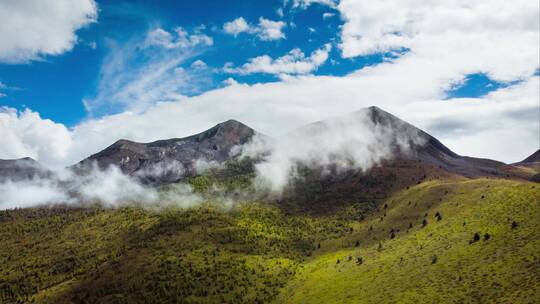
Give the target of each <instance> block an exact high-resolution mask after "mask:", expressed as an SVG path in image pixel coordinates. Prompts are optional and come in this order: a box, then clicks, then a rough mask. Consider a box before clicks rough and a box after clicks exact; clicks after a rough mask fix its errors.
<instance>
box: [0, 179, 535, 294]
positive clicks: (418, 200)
mask: <svg viewBox="0 0 540 304" xmlns="http://www.w3.org/2000/svg"><path fill="white" fill-rule="evenodd" d="M206 183H207V181H205V180H196V181H194V184H195V185H196V186H197V185H198V187H199V188H200V189H199V190H201V191H203V190H205V189H206V186H207V185H206ZM365 204H367V203H366V202H351V204H349V205H347V206H345V207H343V208H341V209H339V210H337V211H333V212H332V213H331V214H324V215H321V214H318V215H306V214H302V213H298V212H296V213H288V211H287V209H282V208H281V207H280V205H279V204H277V203H274V204H270V203H263V202H247V201H246V202H240V203H236V204H233V205H232V206H228V207H227V208H224V207H220V205H222V203H219V202H211V201H208V202H206V203H204V204H203V205H201V206H198V207H196V208H191V209H175V208H167V209H161V210H147V209H142V208H136V207H126V208H119V209H105V208H102V207H99V206H93V207H87V208H74V207H65V206H63V207H62V206H57V207H42V208H32V209H17V210H7V211H0V244H1V245H2V246H0V265H2V267H0V303H31V302H34V303H268V302H275V303H396V302H400V303H413V302H419V303H486V302H493V303H538V295H539V294H540V283H539V282H540V253H539V252H540V250H539V249H540V220H539V219H540V208H539V207H540V186H539V185H538V184H534V183H528V182H518V181H508V180H492V179H481V180H455V181H447V182H442V181H428V182H424V183H421V184H419V185H417V186H415V187H411V188H409V189H408V190H406V191H403V192H400V193H397V194H395V195H393V196H392V197H390V198H389V199H387V200H386V201H384V202H381V203H380V204H379V211H378V212H376V213H375V214H372V215H367V214H365V208H364V205H365ZM437 212H438V213H439V218H440V220H437V218H436V216H435V215H436V213H437ZM426 214H427V215H426ZM424 219H425V220H426V222H425V223H426V224H425V227H422V226H423V221H424ZM513 222H515V223H514V224H513ZM392 231H393V233H392ZM475 233H478V236H479V238H480V239H479V240H478V241H475V242H472V243H471V244H469V241H471V240H473V239H474V235H475ZM486 234H489V239H487V240H485V239H486V238H487V236H486ZM358 258H362V264H359V263H358ZM338 260H339V262H338Z"/></svg>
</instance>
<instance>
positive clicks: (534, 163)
mask: <svg viewBox="0 0 540 304" xmlns="http://www.w3.org/2000/svg"><path fill="white" fill-rule="evenodd" d="M514 165H516V166H526V167H537V168H539V169H540V149H538V150H537V151H536V152H534V153H533V154H531V155H529V157H527V158H525V159H524V160H522V161H520V162H518V163H515V164H514Z"/></svg>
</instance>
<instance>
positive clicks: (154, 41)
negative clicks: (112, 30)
mask: <svg viewBox="0 0 540 304" xmlns="http://www.w3.org/2000/svg"><path fill="white" fill-rule="evenodd" d="M212 45H213V39H212V38H211V37H209V36H207V35H205V34H203V33H202V32H201V31H200V30H199V29H195V30H194V31H193V32H191V33H190V32H188V31H186V30H185V29H184V28H181V27H176V28H175V29H174V30H172V31H171V32H169V31H166V30H164V29H162V28H155V29H152V30H150V31H148V32H147V33H146V34H145V35H144V36H143V37H134V38H133V39H131V40H129V41H128V42H126V43H123V44H118V43H116V42H114V41H110V42H109V48H110V52H109V53H108V55H107V56H106V57H105V59H104V62H103V65H102V67H101V70H100V75H99V81H98V87H97V93H96V95H95V96H90V97H87V98H85V99H84V105H85V108H86V110H87V111H88V112H89V113H90V114H91V115H92V116H102V115H107V114H111V113H120V112H122V111H133V112H140V111H144V110H145V109H147V108H148V107H150V106H152V105H154V104H156V103H158V102H166V101H174V100H180V99H182V98H183V97H184V96H185V95H192V94H196V93H198V92H199V89H200V87H199V85H202V84H203V83H205V82H207V79H206V77H205V76H206V75H205V74H204V73H202V71H201V70H202V69H200V67H201V65H200V63H201V62H198V65H195V66H192V67H191V69H189V67H188V68H184V67H183V66H182V65H183V64H184V63H185V62H186V61H188V60H191V59H192V58H194V57H196V56H197V55H199V54H201V53H202V52H204V51H205V50H206V49H208V48H209V47H210V46H212ZM201 73H202V74H201Z"/></svg>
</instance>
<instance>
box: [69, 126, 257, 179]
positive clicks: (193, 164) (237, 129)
mask: <svg viewBox="0 0 540 304" xmlns="http://www.w3.org/2000/svg"><path fill="white" fill-rule="evenodd" d="M254 135H255V131H254V130H253V129H251V128H249V127H248V126H246V125H244V124H242V123H240V122H238V121H235V120H228V121H226V122H223V123H220V124H218V125H216V126H214V127H213V128H210V129H208V130H206V131H204V132H201V133H199V134H195V135H192V136H189V137H184V138H173V139H166V140H158V141H155V142H151V143H137V142H133V141H129V140H119V141H117V142H115V143H114V144H112V145H111V146H109V147H108V148H106V149H105V150H103V151H101V152H99V153H96V154H94V155H92V156H90V157H88V158H87V159H85V160H83V161H82V162H80V163H79V164H78V165H77V167H86V166H89V165H91V164H93V163H96V164H97V166H98V167H100V168H106V167H108V166H110V165H115V166H118V167H119V168H120V169H121V170H122V172H124V173H125V174H128V175H131V176H135V177H138V178H140V179H141V180H142V181H144V182H146V183H150V184H162V183H169V182H174V181H178V180H180V179H182V178H183V177H185V176H190V175H195V174H196V173H197V172H198V171H199V170H201V169H204V168H205V167H209V166H215V165H219V164H221V163H223V162H225V161H227V160H229V159H231V158H233V157H234V156H236V153H237V151H236V147H237V146H240V145H243V144H245V143H247V142H248V141H249V140H250V139H251V138H252V137H253V136H254Z"/></svg>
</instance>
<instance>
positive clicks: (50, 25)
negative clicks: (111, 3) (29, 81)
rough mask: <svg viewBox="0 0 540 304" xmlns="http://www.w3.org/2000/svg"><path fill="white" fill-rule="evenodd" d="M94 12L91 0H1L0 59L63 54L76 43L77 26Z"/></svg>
mask: <svg viewBox="0 0 540 304" xmlns="http://www.w3.org/2000/svg"><path fill="white" fill-rule="evenodd" d="M97 15H98V9H97V4H96V3H95V1H94V0H55V1H40V0H4V1H0V41H1V42H0V62H6V63H21V62H28V61H31V60H39V59H41V58H42V57H44V56H47V55H60V54H63V53H65V52H67V51H69V50H71V49H72V48H73V46H74V45H75V44H76V43H77V34H76V32H77V30H78V29H80V28H82V27H84V26H87V25H88V24H90V23H92V22H95V21H96V20H97Z"/></svg>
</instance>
